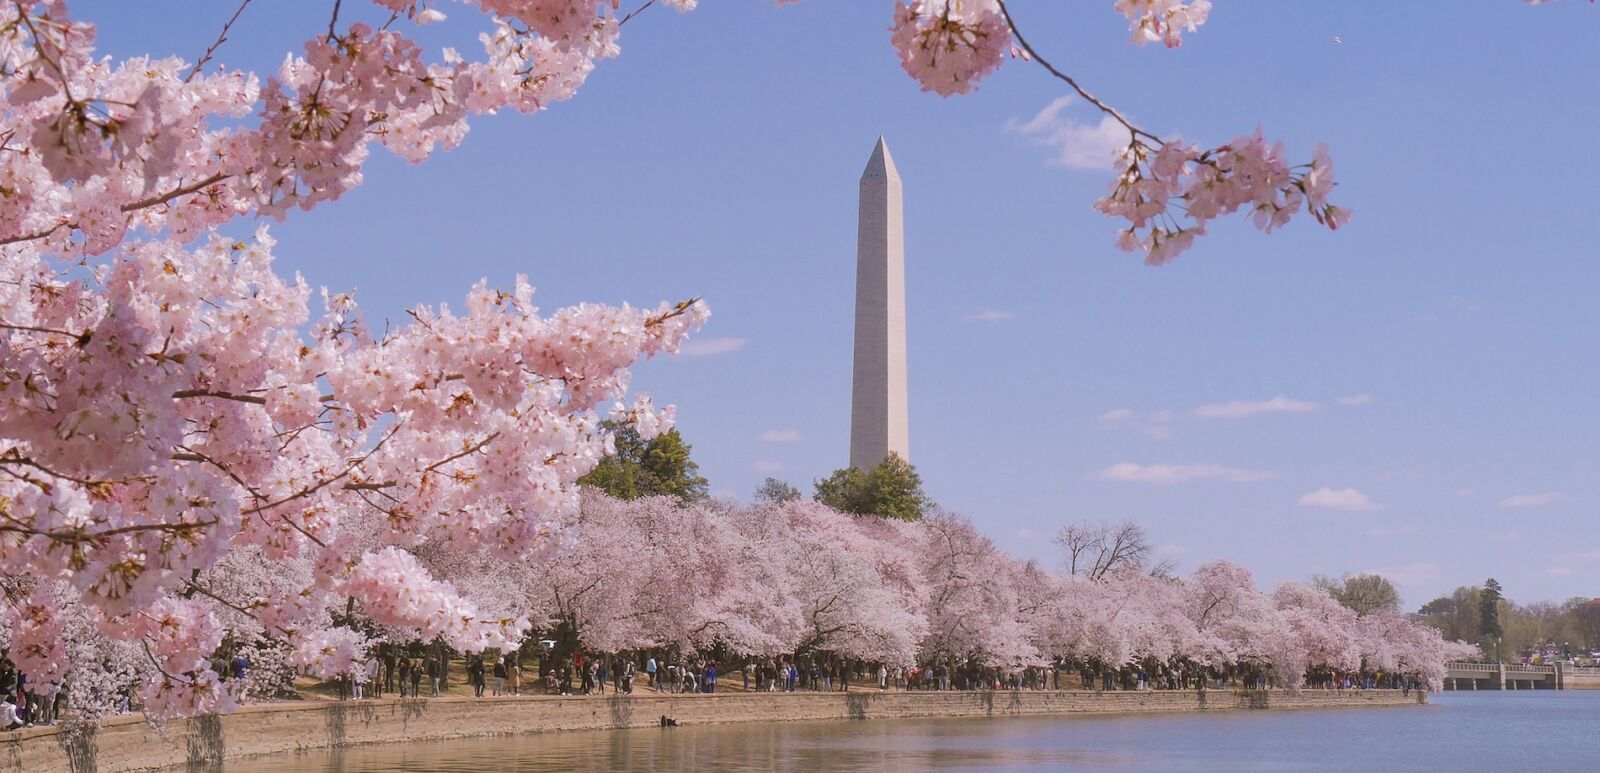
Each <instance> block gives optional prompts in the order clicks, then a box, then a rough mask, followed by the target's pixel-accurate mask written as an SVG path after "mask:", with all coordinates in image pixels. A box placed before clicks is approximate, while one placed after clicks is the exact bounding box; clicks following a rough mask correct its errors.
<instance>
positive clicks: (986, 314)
mask: <svg viewBox="0 0 1600 773" xmlns="http://www.w3.org/2000/svg"><path fill="white" fill-rule="evenodd" d="M1016 318H1017V313H1016V312H1014V311H1005V310H1003V309H978V310H977V311H974V312H972V313H971V314H968V315H966V316H964V317H962V319H963V320H965V321H967V322H1004V321H1006V320H1008V319H1016Z"/></svg>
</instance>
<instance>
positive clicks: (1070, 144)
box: [1005, 95, 1128, 169]
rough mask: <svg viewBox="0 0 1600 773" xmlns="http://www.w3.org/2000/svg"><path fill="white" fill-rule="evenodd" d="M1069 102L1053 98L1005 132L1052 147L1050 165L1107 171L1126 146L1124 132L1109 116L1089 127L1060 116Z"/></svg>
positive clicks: (1063, 98) (1065, 97)
mask: <svg viewBox="0 0 1600 773" xmlns="http://www.w3.org/2000/svg"><path fill="white" fill-rule="evenodd" d="M1072 101H1073V97H1071V96H1070V95H1069V96H1064V97H1057V98H1056V99H1055V101H1053V102H1051V103H1050V104H1048V105H1045V107H1044V109H1043V110H1040V111H1039V113H1038V114H1037V115H1035V116H1034V117H1033V118H1032V119H1030V120H1029V121H1028V122H1027V123H1018V122H1017V121H1016V120H1015V119H1012V120H1010V121H1007V122H1006V126H1005V129H1006V131H1008V132H1011V133H1013V134H1021V135H1023V136H1024V137H1031V138H1033V140H1034V141H1035V142H1037V143H1039V144H1040V145H1046V146H1049V147H1052V148H1055V149H1056V154H1055V157H1054V158H1052V159H1050V163H1052V164H1056V165H1058V166H1064V167H1066V168H1068V169H1111V168H1112V165H1113V162H1114V160H1115V158H1116V153H1117V151H1119V150H1121V149H1123V148H1125V147H1127V146H1128V130H1127V129H1125V128H1123V127H1122V125H1121V124H1119V123H1117V120H1116V119H1115V118H1112V117H1111V116H1104V117H1102V118H1101V119H1100V122H1099V123H1093V124H1091V123H1082V122H1080V121H1077V120H1075V119H1072V118H1069V117H1067V116H1065V115H1062V113H1063V111H1065V110H1066V109H1067V106H1068V105H1070V104H1072Z"/></svg>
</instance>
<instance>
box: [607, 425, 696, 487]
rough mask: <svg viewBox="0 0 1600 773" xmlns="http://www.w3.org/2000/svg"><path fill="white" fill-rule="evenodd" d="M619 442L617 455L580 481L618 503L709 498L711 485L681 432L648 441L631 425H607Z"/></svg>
mask: <svg viewBox="0 0 1600 773" xmlns="http://www.w3.org/2000/svg"><path fill="white" fill-rule="evenodd" d="M604 426H605V428H606V429H609V430H611V431H612V432H613V433H614V435H615V438H616V447H617V452H616V453H615V454H613V455H611V456H608V457H606V458H605V459H603V460H601V462H600V463H599V464H598V465H595V468H594V469H593V470H590V471H589V474H588V475H585V476H583V477H582V478H579V479H578V482H579V483H582V484H583V485H585V486H593V487H594V488H597V489H600V490H601V491H604V492H606V493H607V494H609V495H611V496H613V497H616V498H617V499H640V498H642V497H655V496H670V497H676V498H678V500H679V501H683V502H697V501H701V500H704V499H706V498H707V497H708V495H709V493H708V492H709V490H710V484H709V483H708V482H707V481H706V479H705V478H703V477H701V476H700V465H698V464H695V462H694V459H693V458H691V457H690V455H689V452H690V450H691V447H690V445H689V444H688V443H685V442H683V436H682V435H680V434H679V433H678V430H676V429H673V430H672V431H670V432H664V433H662V434H660V435H657V436H656V437H655V438H653V439H651V440H648V441H646V440H645V439H644V438H642V437H639V433H638V431H637V430H635V429H634V428H633V427H632V425H626V424H617V423H615V422H609V421H608V422H605V423H604Z"/></svg>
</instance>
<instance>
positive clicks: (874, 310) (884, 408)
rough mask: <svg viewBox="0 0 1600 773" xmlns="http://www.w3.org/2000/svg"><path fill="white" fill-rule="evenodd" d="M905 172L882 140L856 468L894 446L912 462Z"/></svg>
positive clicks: (862, 227) (854, 396)
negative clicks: (902, 175)
mask: <svg viewBox="0 0 1600 773" xmlns="http://www.w3.org/2000/svg"><path fill="white" fill-rule="evenodd" d="M900 204H901V202H900V173H899V172H898V171H896V170H895V168H894V159H892V158H890V157H889V147H888V146H887V145H885V144H884V143H883V138H882V137H879V138H878V145H877V147H875V148H873V149H872V158H870V159H868V160H867V168H866V169H865V170H864V171H863V172H862V173H861V198H860V210H859V215H858V218H859V219H858V221H857V231H856V351H855V367H854V369H853V371H852V373H851V387H852V388H851V402H850V466H851V467H854V468H856V469H858V470H866V469H870V468H872V467H875V466H877V464H878V463H879V462H881V461H883V460H884V458H885V457H887V456H888V455H889V454H890V452H893V453H896V454H899V456H900V458H902V459H906V460H908V461H909V460H910V453H909V445H910V439H909V436H910V432H909V430H908V428H907V418H906V245H905V242H906V239H905V223H904V221H903V219H902V217H901V206H900Z"/></svg>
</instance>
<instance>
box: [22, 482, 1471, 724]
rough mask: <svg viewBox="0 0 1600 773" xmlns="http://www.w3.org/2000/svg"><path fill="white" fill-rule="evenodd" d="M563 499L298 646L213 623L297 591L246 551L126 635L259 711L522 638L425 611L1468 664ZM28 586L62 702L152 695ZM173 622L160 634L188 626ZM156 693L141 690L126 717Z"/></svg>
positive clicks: (1272, 615) (1223, 592) (824, 532)
mask: <svg viewBox="0 0 1600 773" xmlns="http://www.w3.org/2000/svg"><path fill="white" fill-rule="evenodd" d="M581 498H582V504H581V506H580V507H578V508H577V509H576V510H574V511H573V513H572V515H570V516H569V517H567V518H565V519H562V520H561V521H560V522H558V523H556V524H553V526H554V527H555V528H556V529H557V531H558V532H559V533H561V534H564V535H566V536H567V538H568V544H566V545H565V546H564V547H559V548H553V549H552V551H553V552H552V553H550V554H549V555H546V556H542V557H541V558H542V559H543V560H530V561H523V562H506V561H502V560H499V559H498V558H496V557H495V556H494V555H493V550H492V549H489V548H485V549H483V550H480V551H475V552H472V551H468V552H463V551H460V550H453V549H446V548H445V546H443V545H440V544H439V543H438V541H437V540H428V541H425V542H422V543H420V544H418V545H416V546H415V547H414V548H413V550H412V551H410V552H398V551H397V552H396V553H394V554H393V555H391V554H389V552H388V551H391V550H394V549H393V548H386V549H385V550H384V551H379V552H378V553H376V554H375V555H377V556H381V558H378V559H374V560H375V561H378V562H379V563H380V564H381V565H383V566H389V563H388V562H396V563H397V565H406V566H409V565H410V564H421V565H423V566H425V570H421V569H416V568H410V569H406V570H404V571H407V572H416V573H419V574H420V575H421V576H430V577H433V578H437V579H436V580H433V581H432V582H435V583H438V584H439V585H440V586H441V587H439V588H432V587H425V586H422V587H419V586H417V585H416V584H415V581H412V582H411V583H409V584H408V583H401V584H399V585H397V586H396V587H397V590H396V591H395V594H396V595H395V597H394V598H392V599H388V600H386V601H385V602H384V605H383V606H377V607H374V605H373V603H372V601H371V600H370V599H368V598H365V597H363V598H360V599H359V600H358V601H357V602H355V603H353V604H350V605H348V606H341V605H339V604H337V603H333V602H334V601H335V600H336V599H334V598H333V597H316V598H313V599H308V600H307V604H308V606H307V608H305V609H303V610H302V615H303V619H318V620H319V624H320V625H323V626H328V627H329V631H330V632H329V633H328V634H327V635H326V636H325V637H324V638H322V639H319V640H318V641H317V643H316V644H315V645H313V646H310V647H308V646H307V645H306V644H305V643H304V642H301V643H298V644H297V643H295V642H292V641H290V640H289V639H287V638H286V637H285V636H283V634H282V633H281V631H277V630H273V629H272V628H271V627H269V626H264V625H262V624H261V623H260V622H259V621H257V620H256V619H255V618H254V617H253V616H250V615H244V614H235V613H232V612H231V609H232V608H235V607H249V606H252V605H254V604H256V603H259V600H260V599H262V598H265V597H268V596H271V595H273V594H275V593H280V592H282V590H281V589H289V588H296V587H301V586H303V585H304V584H305V583H306V582H307V578H308V576H309V575H310V573H311V572H312V571H313V568H312V566H311V562H309V561H306V560H304V559H300V558H271V557H268V556H266V555H264V554H262V553H260V552H259V551H256V550H254V549H250V550H241V551H235V552H232V553H230V554H229V555H228V556H227V557H225V558H224V559H223V560H222V561H221V562H219V564H218V565H217V566H216V567H214V568H213V569H212V571H211V572H209V573H207V574H206V575H205V576H204V577H203V579H201V580H198V581H196V583H195V584H196V586H198V587H204V588H206V594H205V595H202V596H197V597H195V598H193V599H191V600H185V601H178V600H169V601H163V602H160V603H158V605H157V606H156V608H155V610H153V611H152V613H151V614H148V615H146V616H143V617H140V618H138V619H141V620H150V621H155V622H154V624H153V625H152V627H151V628H150V630H147V631H145V632H144V634H145V636H146V637H148V638H149V639H151V640H154V641H156V642H157V645H156V646H157V647H158V651H159V648H160V647H162V646H167V647H168V648H169V649H170V650H171V651H173V652H174V653H179V652H181V653H192V652H195V651H197V650H198V651H199V652H201V653H202V656H201V659H202V660H204V659H205V656H207V655H209V654H211V653H213V652H222V653H225V654H231V650H232V649H233V648H235V647H247V648H249V649H248V650H247V651H248V653H249V654H250V655H251V656H252V662H253V663H256V664H257V667H258V668H259V667H261V666H263V665H264V666H266V667H267V672H266V673H263V674H258V675H255V676H254V678H253V681H252V682H250V683H248V684H245V685H240V686H236V687H234V688H232V690H231V691H230V693H232V694H237V693H241V692H242V693H243V695H241V696H240V697H252V698H253V697H260V696H263V695H264V694H265V695H267V696H268V697H270V693H269V689H270V687H271V686H272V685H275V684H281V683H282V682H283V680H284V676H285V674H286V673H287V671H289V670H292V669H295V668H299V669H302V670H306V671H309V672H311V673H314V674H317V675H321V676H330V677H331V676H336V675H353V676H356V677H357V678H365V674H366V673H367V671H366V668H365V663H367V662H368V661H369V660H370V659H372V658H374V657H376V656H377V652H376V647H377V645H378V644H380V643H382V642H389V643H390V644H394V645H407V644H411V643H431V642H433V641H437V637H439V636H441V635H443V636H445V638H446V640H447V641H448V642H450V643H451V644H453V645H454V646H456V647H458V648H467V649H480V648H482V647H483V646H485V645H491V646H494V645H497V646H507V645H510V644H512V643H520V642H521V641H522V639H521V637H519V636H513V637H510V640H508V641H490V640H487V639H485V640H478V641H463V639H462V633H463V632H461V631H441V630H440V628H439V626H438V624H437V622H436V621H437V620H439V619H440V618H441V617H442V616H444V615H442V614H441V610H439V609H438V608H437V606H438V605H439V604H441V603H447V604H453V605H456V606H455V610H460V609H466V610H478V612H479V614H483V613H489V614H492V615H494V616H497V617H499V618H502V619H519V620H523V621H526V625H527V626H528V630H529V634H530V635H532V636H552V637H557V638H560V639H563V640H565V641H564V644H567V645H570V646H575V647H577V648H579V649H581V650H585V651H590V652H607V653H628V652H632V653H640V652H644V651H661V650H667V651H675V652H677V653H680V654H686V653H696V652H699V653H721V654H722V655H724V656H733V657H743V656H755V657H774V656H780V657H781V656H817V655H826V656H830V657H839V658H845V659H848V660H850V661H854V662H857V663H884V664H887V665H890V666H900V665H906V666H910V665H918V664H937V665H940V666H943V667H952V668H954V667H961V668H967V667H973V666H977V667H983V668H989V669H995V670H998V671H1000V672H1013V671H1018V670H1021V669H1026V668H1041V667H1067V668H1073V669H1079V670H1092V671H1099V672H1101V673H1104V674H1109V673H1111V672H1115V671H1117V670H1119V669H1122V668H1124V667H1141V666H1142V667H1145V668H1147V669H1151V670H1163V669H1165V670H1172V671H1178V670H1183V671H1185V672H1186V673H1189V674H1195V673H1200V670H1201V669H1206V668H1209V669H1213V670H1214V671H1215V672H1222V671H1231V672H1232V673H1235V674H1243V673H1248V674H1251V675H1258V676H1260V677H1262V678H1264V679H1265V680H1266V681H1267V683H1268V684H1272V685H1276V686H1282V687H1288V688H1298V687H1300V686H1301V685H1302V684H1304V683H1305V682H1306V680H1307V678H1308V675H1315V674H1319V673H1320V674H1327V673H1335V672H1336V673H1343V674H1349V673H1354V672H1358V671H1365V672H1368V673H1378V672H1381V673H1386V674H1393V675H1399V676H1403V677H1406V678H1410V679H1414V680H1416V681H1417V682H1418V683H1420V684H1427V685H1431V686H1432V687H1434V688H1438V687H1439V686H1440V685H1441V682H1442V679H1443V677H1444V674H1445V670H1444V668H1445V663H1446V662H1447V661H1449V660H1452V659H1457V658H1461V657H1466V656H1468V655H1470V654H1471V653H1472V652H1473V651H1474V649H1473V648H1472V647H1471V645H1466V644H1462V643H1459V642H1455V643H1453V642H1446V641H1445V640H1444V639H1443V638H1441V637H1440V635H1439V632H1438V631H1437V630H1436V629H1434V628H1431V627H1428V626H1424V625H1419V624H1417V623H1414V622H1411V621H1409V620H1407V619H1406V618H1405V617H1404V616H1402V615H1400V614H1397V613H1393V612H1387V611H1384V612H1375V613H1372V614H1370V615H1367V616H1362V617H1358V616H1357V615H1356V614H1355V613H1354V612H1352V611H1350V610H1349V609H1347V608H1345V607H1343V606H1341V605H1340V604H1339V603H1338V602H1337V601H1335V600H1334V599H1333V597H1331V596H1330V595H1328V593H1327V592H1326V591H1324V590H1322V589H1320V588H1317V587H1315V586H1313V585H1310V584H1308V583H1303V582H1292V581H1291V582H1285V583H1282V584H1280V585H1279V586H1278V587H1277V588H1276V589H1274V590H1273V591H1272V592H1270V593H1268V592H1264V591H1262V590H1261V589H1259V588H1257V587H1256V585H1255V583H1254V581H1253V579H1252V578H1251V575H1250V572H1249V570H1247V569H1245V568H1244V567H1242V566H1239V565H1238V564H1235V563H1232V562H1230V561H1215V562H1211V563H1207V564H1204V565H1202V566H1200V567H1198V568H1197V569H1195V570H1194V572H1193V573H1191V574H1190V575H1189V576H1188V577H1183V578H1178V577H1169V576H1158V575H1152V574H1150V573H1148V572H1144V571H1141V570H1140V569H1138V568H1136V567H1131V566H1129V567H1123V568H1120V569H1117V570H1115V571H1112V572H1109V573H1107V574H1104V575H1102V576H1100V577H1098V578H1096V579H1089V578H1085V577H1079V576H1072V575H1071V574H1068V573H1064V572H1059V573H1058V572H1054V571H1051V570H1049V569H1047V568H1045V567H1042V566H1040V565H1039V564H1037V563H1036V562H1023V561H1020V560H1018V559H1016V558H1014V557H1012V556H1010V555H1008V554H1006V553H1005V552H1004V551H1002V550H1000V549H999V548H998V547H996V546H995V545H994V544H993V543H992V542H991V541H990V540H989V539H988V538H986V537H984V536H983V535H982V534H981V533H979V532H978V531H977V530H976V529H975V528H974V527H973V525H972V524H971V523H970V522H969V521H967V520H965V519H963V518H961V517H959V516H956V515H952V514H949V513H942V512H941V513H937V514H935V515H934V516H932V517H930V518H928V519H926V520H923V521H917V522H909V523H908V522H903V521H895V520H889V519H883V518H879V517H876V516H859V515H851V514H848V513H841V512H838V511H836V510H833V509H830V508H828V507H826V506H823V505H821V504H818V503H816V502H812V501H808V500H793V501H789V502H783V503H763V504H757V505H753V506H738V505H733V504H730V503H726V502H698V503H691V504H684V503H682V502H680V501H679V500H677V499H674V498H671V497H651V498H645V499H638V500H633V501H622V500H617V499H613V498H611V497H608V496H606V495H604V494H601V493H599V492H598V491H595V490H593V489H584V490H583V492H582V494H581ZM413 555H414V556H415V557H413ZM401 556H404V558H400V557H401ZM358 571H360V570H359V569H358ZM392 571H396V572H397V573H398V572H400V571H401V570H398V569H395V570H392ZM50 592H53V593H55V594H57V595H58V596H63V598H61V600H60V601H58V603H61V604H62V605H63V609H65V610H67V613H66V614H62V615H58V616H57V617H56V618H55V619H57V620H60V621H62V622H64V623H65V625H66V629H65V630H56V631H53V632H52V637H53V638H55V639H57V640H58V641H59V642H60V646H61V647H63V648H65V649H66V650H68V651H69V652H73V653H91V652H92V653H105V654H104V655H96V656H95V657H82V656H78V657H73V658H71V659H70V660H69V661H66V662H64V663H63V666H62V670H61V671H60V672H58V673H55V674H52V675H51V676H54V677H57V678H59V677H62V676H65V677H66V679H67V681H68V682H69V683H70V684H72V685H73V689H72V694H73V695H74V696H75V700H83V701H85V702H86V705H87V706H89V707H91V708H92V707H99V708H100V710H102V711H104V710H109V707H111V705H112V704H114V703H115V698H116V693H115V691H116V690H118V689H123V688H126V687H127V686H129V685H134V686H138V687H141V688H144V687H146V686H149V687H150V688H165V686H166V685H168V684H170V682H169V681H164V680H162V679H160V678H152V676H151V675H150V674H148V670H147V668H146V667H145V666H144V665H143V664H142V663H141V662H140V658H139V656H138V653H135V652H131V651H129V650H128V646H127V645H126V644H124V643H123V642H122V640H121V639H120V638H119V637H117V636H116V635H114V634H112V635H108V634H110V632H108V631H103V630H100V629H97V628H96V627H95V626H93V625H86V624H85V623H84V621H85V620H87V619H90V618H91V617H92V615H91V614H89V610H87V609H86V608H84V607H83V606H82V605H79V604H76V603H75V602H73V601H71V599H70V596H71V593H70V589H68V588H67V587H66V586H65V585H62V584H57V585H55V586H53V587H52V589H51V591H50ZM369 610H370V611H369ZM184 614H193V615H198V616H200V617H202V618H203V619H204V620H206V621H207V623H206V625H205V626H204V628H203V631H204V636H205V638H204V639H202V640H200V641H175V640H170V639H169V638H167V637H165V636H164V635H163V627H162V626H163V623H162V622H161V621H164V620H166V619H167V618H169V617H175V616H178V615H184ZM451 614H454V611H452V612H451ZM180 622H183V623H184V624H183V625H181V626H173V627H172V628H171V630H172V631H173V632H177V631H187V630H192V629H193V626H192V625H191V624H189V623H188V622H187V621H180ZM335 623H337V624H338V625H337V626H335V625H334V624H335ZM225 642H226V644H225ZM159 697H160V696H159V693H150V692H147V693H145V700H147V701H150V700H157V699H159ZM160 707H161V704H160V703H157V704H156V705H155V706H154V708H157V709H159V708H160Z"/></svg>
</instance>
